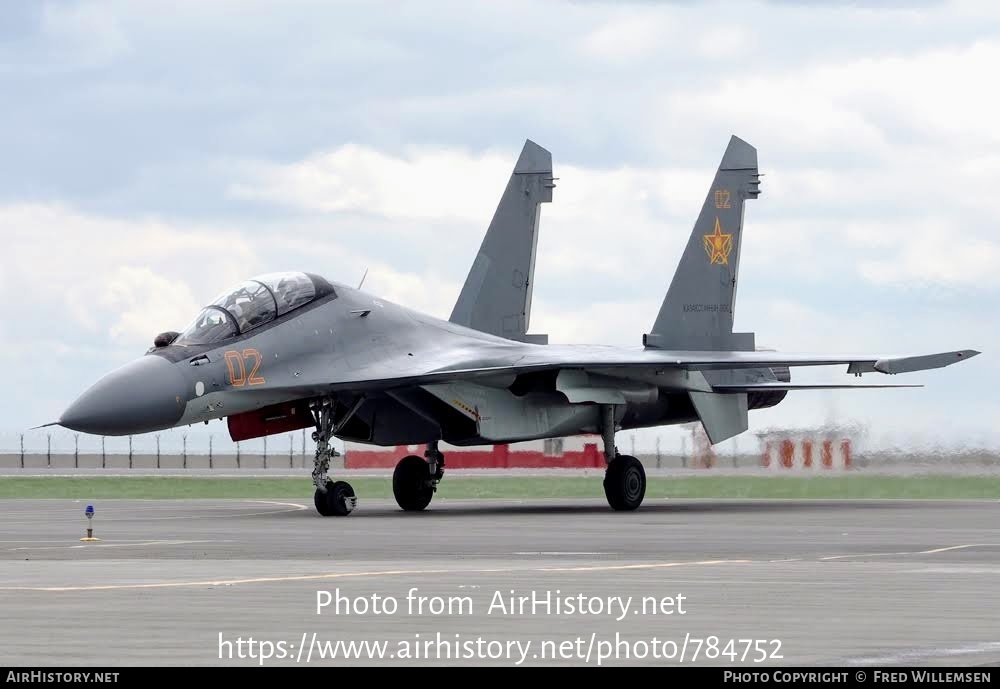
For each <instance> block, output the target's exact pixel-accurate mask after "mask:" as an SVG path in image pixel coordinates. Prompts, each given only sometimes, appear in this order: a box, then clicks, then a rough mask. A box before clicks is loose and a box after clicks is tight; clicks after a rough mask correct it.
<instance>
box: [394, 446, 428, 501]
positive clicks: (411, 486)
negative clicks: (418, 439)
mask: <svg viewBox="0 0 1000 689" xmlns="http://www.w3.org/2000/svg"><path fill="white" fill-rule="evenodd" d="M430 481H431V469H430V466H429V465H428V464H427V462H426V461H425V460H424V458H423V457H417V456H416V455H410V456H409V457H403V458H402V459H401V460H399V464H397V465H396V470H395V471H393V472H392V494H393V495H394V496H395V497H396V504H397V505H399V506H400V507H401V508H403V509H404V510H406V511H407V512H419V511H420V510H422V509H424V508H425V507H427V506H428V505H429V504H431V498H433V497H434V489H433V488H432V487H431V483H430Z"/></svg>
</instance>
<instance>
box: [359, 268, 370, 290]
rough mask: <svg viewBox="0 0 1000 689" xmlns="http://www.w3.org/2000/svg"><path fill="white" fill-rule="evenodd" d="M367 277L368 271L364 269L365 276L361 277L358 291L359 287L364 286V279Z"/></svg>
mask: <svg viewBox="0 0 1000 689" xmlns="http://www.w3.org/2000/svg"><path fill="white" fill-rule="evenodd" d="M366 277H368V269H367V268H365V274H364V275H362V276H361V282H359V283H358V289H361V285H363V284H365V278H366Z"/></svg>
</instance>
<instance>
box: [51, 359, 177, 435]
mask: <svg viewBox="0 0 1000 689" xmlns="http://www.w3.org/2000/svg"><path fill="white" fill-rule="evenodd" d="M186 403H187V381H185V379H184V376H183V375H182V374H181V372H180V371H178V370H177V367H176V365H175V364H172V363H170V362H169V361H167V360H166V359H164V358H163V357H159V356H144V357H142V358H141V359H136V360H135V361H133V362H131V363H129V364H126V365H124V366H122V367H121V368H119V369H118V370H116V371H112V372H111V373H109V374H108V375H106V376H105V377H104V378H102V379H101V380H99V381H98V382H97V383H96V384H94V386H93V387H91V388H90V389H89V390H87V391H86V392H85V393H83V394H82V395H80V398H79V399H78V400H76V401H75V402H74V403H73V404H71V405H70V407H69V409H67V410H66V411H65V412H63V415H62V418H60V419H59V425H60V426H64V427H66V428H69V429H72V430H74V431H80V432H81V433H93V434H94V435H131V434H133V433H148V432H150V431H158V430H162V429H164V428H170V427H171V426H173V425H174V424H176V423H177V422H178V421H180V419H181V417H182V416H183V415H184V405H185V404H186Z"/></svg>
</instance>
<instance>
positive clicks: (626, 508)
mask: <svg viewBox="0 0 1000 689" xmlns="http://www.w3.org/2000/svg"><path fill="white" fill-rule="evenodd" d="M604 495H605V496H606V497H607V498H608V504H609V505H611V509H613V510H615V511H617V512H631V511H632V510H635V509H638V507H639V505H641V504H642V499H643V498H644V497H645V496H646V470H645V469H644V468H643V466H642V462H640V461H639V460H638V459H636V458H635V457H630V456H628V455H618V456H617V457H615V458H614V459H613V460H611V464H609V465H608V470H607V471H606V472H605V474H604Z"/></svg>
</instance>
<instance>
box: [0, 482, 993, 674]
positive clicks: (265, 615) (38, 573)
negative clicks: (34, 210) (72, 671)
mask: <svg viewBox="0 0 1000 689" xmlns="http://www.w3.org/2000/svg"><path fill="white" fill-rule="evenodd" d="M83 507H84V504H83V503H79V502H73V501H61V500H60V501H56V500H52V501H45V500H9V501H3V502H0V609H2V610H3V618H4V624H3V625H2V626H0V663H2V664H5V665H11V664H16V665H40V664H42V665H62V666H66V665H104V664H114V665H128V664H172V665H208V664H223V665H229V664H259V663H260V662H262V661H261V660H260V659H259V656H260V655H261V651H262V650H263V651H264V654H268V653H269V654H270V655H272V657H271V658H269V659H266V660H264V661H263V662H264V664H266V665H294V664H306V663H310V664H320V663H324V664H344V663H363V664H392V663H420V664H440V663H455V662H459V663H469V664H494V663H495V664H500V665H514V664H517V663H519V662H522V663H524V664H542V663H544V664H551V663H567V664H576V665H581V664H590V665H596V664H597V663H598V662H599V661H600V662H601V663H602V664H617V663H625V662H629V663H634V662H645V663H656V664H661V663H678V662H682V658H681V656H682V655H683V662H684V663H690V662H698V663H704V662H708V663H710V664H713V665H730V664H733V665H744V666H751V665H753V664H754V662H755V661H758V660H762V658H761V656H762V655H763V656H764V658H763V660H762V663H761V664H762V665H763V664H766V665H775V664H785V665H810V664H811V665H818V664H840V663H847V664H851V665H859V666H863V665H867V664H882V665H899V664H903V665H913V664H919V665H934V664H958V665H985V664H991V663H996V662H998V661H1000V626H998V625H997V620H998V619H1000V595H997V594H998V592H997V582H998V581H1000V503H998V502H985V501H984V502H906V501H849V502H846V501H845V502H830V501H822V502H821V501H717V500H713V501H687V500H684V501H681V500H669V501H667V500H663V501H651V502H647V503H646V504H645V505H644V506H643V508H642V509H641V510H640V511H638V512H635V513H631V514H616V513H612V512H610V511H609V510H608V508H607V506H606V504H605V503H604V501H603V500H600V501H599V500H593V501H589V502H588V501H579V500H577V501H572V502H569V501H556V500H548V501H530V502H528V501H491V502H471V501H469V502H466V501H446V500H442V501H440V502H437V503H435V504H433V505H432V507H431V509H430V510H429V511H428V512H426V513H422V514H404V513H402V512H400V511H398V509H397V508H396V507H395V505H394V504H390V503H387V502H380V501H363V502H362V503H361V505H360V507H359V509H358V510H357V511H356V512H355V514H354V515H352V516H351V517H348V518H345V519H336V518H327V519H324V518H321V517H319V516H317V515H316V514H315V513H314V511H313V508H312V505H311V503H310V502H309V501H301V502H295V501H292V502H289V501H287V500H280V501H256V500H255V501H244V500H191V501H182V500H177V501H174V500H155V501H153V500H150V501H142V500H106V501H100V502H98V503H97V504H96V508H97V517H96V519H95V521H94V527H95V532H96V533H95V535H96V536H98V537H100V538H101V539H102V540H101V541H100V542H98V543H81V542H80V541H79V540H78V539H79V537H80V536H82V535H84V529H85V527H86V523H85V522H86V520H85V519H84V518H83ZM413 589H416V591H412V590H413ZM338 590H339V595H340V597H341V609H340V612H339V613H338V612H337V611H336V610H335V605H336V598H335V596H336V594H337V592H338ZM511 591H513V592H514V594H513V596H514V598H515V600H514V601H513V603H514V604H513V605H512V604H511V597H512V596H511ZM557 591H558V593H557ZM319 592H329V594H330V598H329V603H330V604H329V605H328V606H327V607H325V608H323V610H322V612H321V614H317V599H318V598H320V599H321V600H326V598H325V597H323V594H322V593H319ZM532 592H534V594H535V600H536V601H537V603H538V604H536V605H535V606H534V608H533V609H532V606H531V602H532V600H531V596H532ZM373 595H377V596H378V597H379V598H378V600H379V601H381V607H380V608H379V607H378V602H377V601H374V600H373V598H372V596H373ZM498 595H499V599H498V598H497V596H498ZM522 596H523V597H526V598H527V599H528V600H527V601H524V604H523V605H522V604H521V603H520V601H519V600H518V598H519V597H522ZM421 598H422V599H423V602H421ZM501 600H502V603H503V605H502V607H501V606H500V601H501ZM390 601H392V602H393V603H394V604H395V608H394V611H393V610H390V607H391V605H390ZM546 601H548V602H549V604H548V606H546V605H545V602H546ZM557 601H558V602H559V607H557V606H556V602H557ZM348 602H350V605H349V606H348ZM581 606H582V607H583V611H582V613H581V611H580V610H579V609H578V608H580V607H581ZM571 608H572V609H571ZM681 610H683V614H681ZM532 613H533V614H532ZM418 635H419V636H418ZM251 637H252V638H253V639H254V641H255V645H254V646H253V647H251V645H250V644H249V643H247V642H248V641H249V639H250V638H251ZM713 637H714V638H716V639H717V641H714V642H713V641H712V638H713ZM240 639H242V640H243V643H242V644H240V643H239V641H240ZM654 639H655V642H654ZM730 640H733V643H732V644H730V643H729V641H730ZM262 641H263V642H265V643H264V645H263V646H261V645H260V642H262ZM338 641H342V642H346V643H345V644H342V645H338V644H337V642H338ZM362 641H367V642H369V645H368V646H366V647H362V646H360V645H357V646H355V647H354V648H353V649H352V648H351V647H349V646H347V645H346V644H347V643H350V642H354V643H356V644H357V643H359V642H362ZM758 642H759V643H758ZM374 643H377V644H379V645H372V644H374ZM696 647H697V648H696ZM268 649H269V650H268ZM696 650H697V657H696V658H695V657H693V655H694V653H695V651H696ZM334 653H336V655H337V657H336V658H332V657H331V656H332V655H333V654H334ZM241 654H242V655H244V656H250V655H253V656H255V657H243V658H240V657H239V656H240V655H241ZM345 654H351V655H354V656H358V655H360V656H361V657H360V659H359V658H357V657H355V658H352V659H347V658H345V657H344V655H345ZM380 655H381V656H382V658H381V659H379V657H378V656H380ZM407 655H409V656H410V657H409V658H400V656H407ZM494 656H495V657H494ZM626 656H627V657H626ZM638 656H642V657H638ZM713 656H714V657H713ZM779 656H780V657H779Z"/></svg>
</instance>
